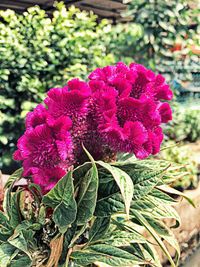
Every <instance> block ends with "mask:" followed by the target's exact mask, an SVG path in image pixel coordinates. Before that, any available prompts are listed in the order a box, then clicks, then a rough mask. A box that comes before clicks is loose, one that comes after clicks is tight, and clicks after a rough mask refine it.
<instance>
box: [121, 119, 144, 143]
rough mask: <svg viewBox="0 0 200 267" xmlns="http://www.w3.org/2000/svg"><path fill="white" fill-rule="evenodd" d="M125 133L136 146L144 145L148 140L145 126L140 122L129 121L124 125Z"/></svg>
mask: <svg viewBox="0 0 200 267" xmlns="http://www.w3.org/2000/svg"><path fill="white" fill-rule="evenodd" d="M124 131H125V132H126V134H127V135H128V137H129V139H130V141H131V142H133V143H134V144H136V145H142V144H144V143H145V142H146V140H147V137H148V135H147V131H146V129H145V127H144V126H143V124H142V123H141V122H139V121H135V122H131V121H128V122H126V123H125V124H124Z"/></svg>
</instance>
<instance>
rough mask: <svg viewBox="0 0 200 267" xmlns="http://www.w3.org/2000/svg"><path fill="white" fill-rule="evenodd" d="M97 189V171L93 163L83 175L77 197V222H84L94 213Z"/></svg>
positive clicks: (80, 223)
mask: <svg viewBox="0 0 200 267" xmlns="http://www.w3.org/2000/svg"><path fill="white" fill-rule="evenodd" d="M97 190H98V171H97V168H96V165H95V164H94V165H93V166H92V168H91V169H90V170H89V171H88V172H87V173H86V175H85V176H84V177H83V179H82V182H81V184H80V187H79V193H78V197H77V206H78V211H77V223H78V224H79V225H82V224H85V223H86V222H87V221H89V220H90V219H91V218H92V216H93V213H94V210H95V206H96V201H97Z"/></svg>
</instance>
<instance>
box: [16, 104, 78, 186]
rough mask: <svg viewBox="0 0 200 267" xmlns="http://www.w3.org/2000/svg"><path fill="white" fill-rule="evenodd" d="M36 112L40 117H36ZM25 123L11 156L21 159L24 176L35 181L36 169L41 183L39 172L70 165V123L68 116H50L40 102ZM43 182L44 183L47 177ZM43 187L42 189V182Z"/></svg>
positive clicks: (71, 155) (71, 153) (71, 161)
mask: <svg viewBox="0 0 200 267" xmlns="http://www.w3.org/2000/svg"><path fill="white" fill-rule="evenodd" d="M38 112H39V114H40V116H38V118H39V119H38V120H36V118H37V114H38ZM42 114H43V115H42ZM26 125H27V130H26V131H25V133H24V134H23V135H22V136H21V137H20V138H19V140H18V143H17V148H18V149H17V151H15V153H14V155H13V157H14V159H15V160H20V161H23V163H22V165H23V169H24V172H23V175H24V176H30V175H33V174H34V179H35V180H37V178H36V172H35V170H36V169H35V168H37V175H38V176H40V178H41V183H40V184H41V185H42V183H43V179H42V174H45V173H47V171H46V170H53V169H55V168H57V169H58V168H60V169H63V170H65V171H66V170H67V169H68V168H69V167H70V166H71V165H72V164H73V160H74V159H73V143H72V138H71V134H70V132H69V130H70V128H71V125H72V122H71V120H70V118H69V117H67V116H62V117H59V118H58V119H54V118H52V117H51V116H50V115H49V114H47V113H46V110H45V108H44V107H43V106H41V105H39V106H37V107H36V108H35V110H34V111H33V112H31V113H29V114H28V115H27V119H26ZM33 170H34V172H33ZM52 173H53V172H52ZM60 178H61V177H60ZM45 179H46V178H45ZM44 181H45V184H47V182H46V180H44ZM51 182H52V183H53V181H51ZM43 188H44V190H45V186H44V185H43Z"/></svg>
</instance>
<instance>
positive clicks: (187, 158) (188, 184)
mask: <svg viewBox="0 0 200 267" xmlns="http://www.w3.org/2000/svg"><path fill="white" fill-rule="evenodd" d="M160 158H162V159H163V160H167V161H170V162H173V163H177V164H180V165H181V166H183V167H182V168H181V171H182V172H185V175H184V176H181V177H180V179H177V180H176V181H174V182H173V183H172V184H171V185H172V186H173V187H174V188H177V189H179V190H182V191H183V190H185V189H192V188H196V187H197V185H198V177H197V173H198V164H197V163H196V162H195V161H194V160H192V157H191V151H189V150H188V148H187V147H184V146H183V145H182V146H181V145H179V144H176V143H175V142H174V141H168V142H166V143H165V149H164V150H162V151H161V153H160Z"/></svg>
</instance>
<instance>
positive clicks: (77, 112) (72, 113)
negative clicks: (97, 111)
mask: <svg viewBox="0 0 200 267" xmlns="http://www.w3.org/2000/svg"><path fill="white" fill-rule="evenodd" d="M89 96H90V88H89V86H88V85H87V83H86V82H83V81H80V80H79V79H72V80H70V81H69V82H68V83H67V86H65V87H63V88H52V89H51V90H49V92H48V93H47V98H46V99H45V100H44V103H45V104H46V105H47V107H48V112H49V114H51V116H52V117H54V118H58V117H60V116H69V117H70V118H71V119H75V118H76V119H77V118H78V117H82V116H84V115H85V114H86V113H87V100H88V97H89Z"/></svg>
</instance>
